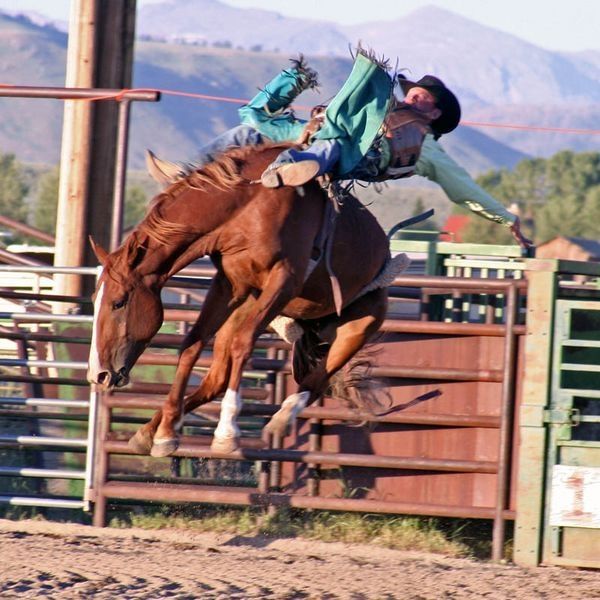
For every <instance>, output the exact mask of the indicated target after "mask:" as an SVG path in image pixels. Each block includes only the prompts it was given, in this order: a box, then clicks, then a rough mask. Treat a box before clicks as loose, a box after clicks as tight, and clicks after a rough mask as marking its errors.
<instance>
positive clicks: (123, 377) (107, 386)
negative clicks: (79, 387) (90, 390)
mask: <svg viewBox="0 0 600 600" xmlns="http://www.w3.org/2000/svg"><path fill="white" fill-rule="evenodd" d="M88 381H89V382H90V383H95V384H96V385H98V386H100V387H101V388H102V389H103V390H106V391H108V390H111V389H112V388H115V387H123V386H125V385H127V384H128V383H129V375H128V373H127V371H126V369H125V368H122V369H120V370H119V371H118V372H115V371H100V372H99V373H97V374H89V373H88Z"/></svg>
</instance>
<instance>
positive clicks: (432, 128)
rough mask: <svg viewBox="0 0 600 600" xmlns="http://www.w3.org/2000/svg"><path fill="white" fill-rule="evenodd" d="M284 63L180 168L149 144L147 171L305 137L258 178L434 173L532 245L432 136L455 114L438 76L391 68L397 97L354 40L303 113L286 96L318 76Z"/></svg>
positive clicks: (158, 173)
mask: <svg viewBox="0 0 600 600" xmlns="http://www.w3.org/2000/svg"><path fill="white" fill-rule="evenodd" d="M292 63H293V64H292V67H291V68H289V69H285V70H284V71H282V72H281V73H280V74H279V75H277V76H276V77H275V78H274V79H273V80H272V81H271V82H269V83H268V84H267V85H266V86H265V88H264V89H263V90H261V91H260V92H259V93H258V94H257V95H256V96H255V97H254V98H253V99H252V100H251V101H250V102H249V103H248V104H247V105H245V106H243V107H241V108H240V109H239V115H240V120H241V122H242V125H240V126H238V127H234V128H233V129H230V130H228V131H226V132H225V133H223V134H222V135H220V136H219V137H217V138H216V139H214V140H213V141H212V142H210V143H209V144H208V145H206V146H204V147H203V148H202V149H201V150H200V152H199V155H198V156H197V157H196V159H195V160H194V161H193V162H192V163H189V164H187V165H184V166H183V168H182V167H180V166H177V165H174V164H173V163H168V162H166V161H161V160H159V159H157V158H156V157H154V156H153V155H152V154H150V155H149V169H150V171H151V173H152V174H153V175H154V176H155V178H157V179H159V180H161V179H162V181H163V182H167V181H171V180H173V179H175V178H177V176H180V175H182V174H186V173H189V172H191V171H193V170H195V169H197V168H198V167H201V166H202V165H204V164H206V163H207V162H210V161H211V160H213V159H214V158H215V157H216V156H217V155H218V154H220V153H221V152H223V151H224V150H226V149H227V148H230V147H239V146H245V145H248V144H260V143H262V142H264V141H269V140H271V141H276V142H277V141H295V142H297V143H301V144H303V145H302V146H301V147H299V148H290V149H287V150H285V151H284V152H282V153H281V154H280V155H279V156H278V157H277V159H276V160H275V161H274V162H273V163H272V164H271V165H270V166H269V167H268V168H267V169H266V170H265V172H264V173H263V175H262V177H261V181H262V183H263V185H265V186H266V187H279V186H281V185H302V184H303V183H306V182H307V181H309V180H310V179H312V178H313V177H315V176H318V175H322V174H325V173H328V174H330V175H331V176H332V178H333V179H359V180H363V181H383V180H386V179H396V178H400V177H407V176H410V175H413V174H417V175H422V176H424V177H427V178H428V179H430V180H432V181H435V182H436V183H438V184H439V185H440V186H441V187H442V188H443V190H444V191H445V192H446V194H447V195H448V197H449V198H450V200H452V201H453V202H455V203H457V204H460V205H463V206H465V207H467V208H469V209H470V210H472V211H473V212H475V213H477V214H479V215H481V216H483V217H485V218H487V219H489V220H492V221H495V222H497V223H500V224H502V225H505V226H507V227H510V229H511V232H512V234H513V236H514V237H515V239H516V240H517V241H518V243H519V244H520V245H521V246H523V247H528V246H530V245H531V241H530V240H528V239H527V238H525V237H524V236H523V234H522V233H521V229H520V222H519V218H518V217H517V216H516V215H514V214H512V213H511V212H509V211H508V210H507V209H506V208H505V207H504V206H503V205H502V204H500V203H499V202H498V201H497V200H495V199H494V198H493V197H492V196H490V195H489V194H488V193H487V192H485V190H483V189H482V188H481V187H480V186H479V185H477V183H475V181H473V179H472V178H471V177H470V176H469V175H468V173H467V172H466V171H465V170H464V169H463V168H462V167H460V166H459V165H458V164H457V163H456V162H455V161H454V160H452V159H451V158H450V157H449V156H448V154H446V152H445V151H444V150H443V149H442V147H441V146H440V144H439V143H438V142H437V140H438V139H439V137H440V136H441V135H442V134H445V133H449V132H450V131H452V130H453V129H455V128H456V126H457V125H458V123H459V121H460V105H459V103H458V100H457V99H456V97H455V96H454V94H453V93H452V92H451V91H450V90H449V89H448V88H447V87H446V86H445V85H444V83H443V82H442V81H441V80H440V79H438V78H437V77H434V76H433V75H425V76H424V77H422V78H421V79H420V80H418V81H409V80H407V79H405V78H403V77H402V76H398V82H399V85H400V88H401V89H402V91H403V93H404V94H405V97H404V101H403V102H401V101H399V100H397V99H396V98H395V96H394V94H393V87H394V78H392V77H390V75H389V74H388V72H387V69H386V65H385V64H382V63H380V62H378V61H376V60H375V59H374V57H373V56H372V55H370V54H368V53H366V52H365V51H363V50H362V49H359V50H358V53H357V56H356V59H355V62H354V65H353V68H352V72H351V74H350V76H349V77H348V79H347V80H346V82H345V83H344V85H343V86H342V89H341V90H340V91H339V92H338V93H337V94H336V96H335V97H334V98H333V100H332V101H331V102H330V103H329V105H328V106H327V107H315V109H313V112H312V114H311V117H312V118H311V120H310V121H309V122H308V123H307V122H306V121H304V120H301V119H298V118H296V117H295V115H294V114H293V112H291V111H290V110H289V106H290V104H291V102H292V101H293V100H294V99H295V98H296V97H297V96H298V94H300V93H301V92H302V91H304V90H306V89H308V88H314V87H316V85H317V76H316V73H315V72H314V71H312V70H311V69H309V68H308V67H307V66H306V64H305V63H304V60H303V59H302V57H300V59H299V60H297V61H292ZM307 141H308V142H309V144H308V146H306V142H307ZM182 169H183V173H182Z"/></svg>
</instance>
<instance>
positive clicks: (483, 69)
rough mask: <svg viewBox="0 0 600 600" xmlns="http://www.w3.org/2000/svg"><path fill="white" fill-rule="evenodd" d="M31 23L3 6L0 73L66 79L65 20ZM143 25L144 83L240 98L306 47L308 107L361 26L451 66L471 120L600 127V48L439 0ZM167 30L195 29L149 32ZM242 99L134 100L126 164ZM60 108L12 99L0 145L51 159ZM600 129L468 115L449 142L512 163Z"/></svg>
mask: <svg viewBox="0 0 600 600" xmlns="http://www.w3.org/2000/svg"><path fill="white" fill-rule="evenodd" d="M36 23H38V24H36ZM36 23H34V22H33V21H29V20H27V19H26V18H25V17H11V16H9V15H6V14H2V13H0V84H19V85H44V86H46V85H55V86H60V85H63V82H64V72H65V59H66V46H67V37H66V34H65V33H63V32H60V31H58V30H57V29H55V28H54V27H53V26H45V25H44V24H43V20H40V19H39V18H36ZM259 25H260V26H259ZM138 32H139V33H140V35H141V38H140V39H139V40H138V42H137V44H136V50H135V56H136V63H135V68H134V86H136V87H151V88H157V89H164V90H179V91H186V92H195V93H200V94H209V95H213V96H223V97H231V98H239V99H240V103H241V102H242V101H243V100H244V99H248V98H250V97H252V96H253V95H254V94H255V93H256V91H257V89H258V87H259V86H261V85H263V84H264V83H265V82H266V81H267V80H268V79H269V78H270V77H271V76H272V75H273V74H275V73H276V72H278V71H279V69H280V68H281V67H283V66H285V65H287V64H288V62H287V60H288V57H289V56H295V55H296V54H297V52H298V51H303V52H305V53H306V54H307V55H309V58H310V63H311V65H313V66H314V67H315V68H316V69H317V70H318V71H319V73H320V76H321V77H320V78H321V81H322V84H323V87H322V91H321V94H320V95H316V94H312V95H311V94H305V95H303V96H302V97H301V98H300V99H299V102H298V104H299V105H301V107H306V106H311V105H312V104H314V103H316V102H322V101H326V100H328V99H329V98H330V97H331V96H332V95H333V94H334V93H335V91H336V90H337V89H339V87H340V85H341V84H342V82H343V81H344V79H345V77H346V75H347V74H348V72H349V71H350V68H351V57H350V55H349V52H348V46H349V45H352V44H354V43H355V40H357V39H362V40H363V41H364V43H365V44H366V45H373V46H374V47H376V48H377V50H378V51H380V52H382V53H383V54H385V55H387V56H389V57H391V58H392V63H394V62H395V57H396V56H400V57H401V60H402V61H404V60H407V61H410V71H408V72H407V74H408V75H409V76H414V77H419V76H420V75H421V74H422V73H424V72H433V73H437V74H442V77H443V78H444V80H445V81H446V82H447V83H448V84H449V85H451V86H452V87H453V88H455V89H456V91H457V93H458V95H459V97H460V98H461V102H462V104H463V108H464V114H463V117H464V119H465V120H466V121H492V122H497V123H516V124H531V125H533V126H540V125H541V126H554V127H557V126H558V127H565V128H578V129H586V128H594V129H597V125H596V124H597V122H598V118H599V117H600V109H598V106H599V105H600V102H599V100H600V85H599V83H600V75H599V73H600V58H599V56H600V53H598V52H587V53H581V54H570V55H568V54H564V53H562V54H561V53H552V52H549V51H546V50H542V49H540V48H536V47H534V46H532V45H531V44H527V43H526V42H523V41H522V40H519V39H517V38H515V37H513V36H510V35H508V34H504V33H501V32H498V31H495V30H493V29H490V28H488V27H483V26H481V25H479V24H477V23H474V22H473V21H470V20H468V19H465V18H463V17H459V16H457V15H454V14H453V13H451V12H448V11H442V10H440V9H436V8H433V7H428V8H425V9H421V10H419V11H415V12H414V13H412V14H411V15H408V16H407V17H405V18H403V19H399V20H395V21H390V22H384V23H369V24H364V25H360V26H355V27H352V28H348V27H346V28H342V27H340V26H338V25H335V24H332V23H327V22H320V21H318V20H317V19H314V20H311V21H307V20H302V19H289V18H286V17H283V16H281V15H279V14H278V13H275V12H273V11H257V10H255V9H233V8H232V7H230V6H228V5H226V4H224V3H223V2H220V1H218V0H193V1H192V0H170V1H168V2H163V3H160V4H154V5H148V6H145V7H144V8H142V9H141V10H140V11H139V19H138ZM169 32H170V33H169ZM167 33H168V35H170V36H171V37H173V38H178V39H187V40H188V41H193V42H194V43H186V44H183V43H174V42H171V43H166V42H164V41H162V42H161V41H157V40H148V39H147V38H148V36H149V35H152V36H154V37H159V38H160V37H164V38H166V37H168V35H167ZM194 36H195V37H194ZM440 40H443V42H444V43H442V44H441V43H440ZM212 44H216V46H214V45H212ZM223 46H231V47H230V48H228V47H223ZM239 48H242V49H239ZM268 48H272V50H273V51H267V49H268ZM275 49H278V50H279V51H278V52H275ZM523 56H527V60H526V61H525V60H523ZM404 57H407V58H406V59H405V58H404ZM405 65H406V66H409V65H408V62H407V63H404V62H400V63H399V66H400V67H404V66H405ZM465 74H468V77H466V76H465ZM525 103H527V104H525ZM565 103H567V104H565ZM574 107H576V110H573V108H574ZM236 108H237V105H236V104H235V103H224V102H216V101H208V100H200V99H192V98H182V97H174V96H170V95H168V94H165V95H164V96H163V100H162V101H161V102H160V103H158V104H156V105H150V104H146V105H144V104H141V103H140V104H137V105H135V106H134V109H133V121H132V129H131V132H132V137H131V145H130V166H132V167H134V168H141V167H142V166H143V152H144V149H145V148H152V149H153V150H155V151H156V152H157V153H158V154H159V155H161V156H164V157H166V158H171V159H173V160H187V159H189V158H190V157H192V156H193V153H194V151H195V149H196V148H197V147H198V146H199V145H201V144H203V143H205V142H207V141H208V140H210V139H211V138H212V137H213V136H214V135H216V134H218V133H220V132H222V131H223V130H224V129H225V128H227V127H230V126H233V125H235V124H237V122H238V120H237V114H236ZM299 113H300V114H301V113H302V111H301V110H299ZM61 120H62V105H61V103H60V102H59V101H53V100H47V101H45V100H13V99H11V100H5V101H3V102H2V104H1V109H0V150H1V151H4V152H9V151H10V152H14V153H15V154H17V156H18V157H19V158H20V159H22V160H25V161H28V162H38V163H46V164H53V163H56V162H57V161H58V157H59V152H60V135H61ZM596 138H597V136H593V135H581V134H572V135H565V134H548V133H539V132H528V131H524V130H504V129H494V128H489V129H488V128H477V129H475V128H470V127H464V126H462V127H459V128H458V130H457V131H456V132H454V133H453V134H451V135H449V136H444V143H445V145H446V147H447V149H448V152H449V153H450V154H451V155H452V156H454V157H455V158H456V159H457V160H458V161H459V162H461V163H462V164H464V166H465V167H466V168H467V169H468V170H469V171H471V172H472V173H479V172H481V171H486V170H488V169H491V168H498V167H509V168H510V167H512V166H513V165H514V164H515V163H516V162H518V161H519V160H521V159H522V158H523V157H525V156H529V155H531V156H536V155H539V156H549V155H550V154H553V153H554V152H556V151H558V150H560V149H564V148H568V149H572V150H576V151H578V150H587V149H591V148H596V147H597V139H596Z"/></svg>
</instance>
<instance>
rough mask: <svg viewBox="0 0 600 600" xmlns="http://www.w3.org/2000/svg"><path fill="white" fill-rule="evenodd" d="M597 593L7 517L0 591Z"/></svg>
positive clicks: (494, 570)
mask: <svg viewBox="0 0 600 600" xmlns="http://www.w3.org/2000/svg"><path fill="white" fill-rule="evenodd" d="M40 597H43V598H107V599H108V598H111V599H115V598H177V599H192V598H202V599H204V598H207V599H212V598H240V599H241V598H243V599H246V598H288V599H293V598H294V599H295V598H331V599H333V598H347V599H352V600H358V599H361V598H376V599H389V598H398V599H419V600H425V599H432V600H433V599H435V600H437V599H439V598H473V599H475V598H477V599H480V598H486V599H505V598H506V599H508V598H510V599H520V598H524V599H530V598H532V599H533V598H536V599H537V598H544V599H554V598H556V599H557V600H558V599H560V600H567V599H578V600H588V599H592V598H600V571H589V570H588V571H585V570H573V569H559V568H543V567H542V568H538V569H522V568H519V567H515V566H512V565H498V564H490V563H482V562H477V561H473V560H466V559H455V558H444V557H443V556H438V555H434V554H422V553H412V552H400V551H396V550H386V549H383V548H377V547H373V546H365V545H352V544H339V543H335V544H328V543H322V542H311V541H305V540H297V539H267V538H244V537H240V536H232V535H223V534H210V533H194V532H189V531H183V530H168V531H166V530H165V531H145V530H141V529H127V530H115V529H97V528H93V527H86V526H82V525H71V524H62V523H45V522H37V521H19V522H14V521H6V520H0V598H2V599H5V598H40Z"/></svg>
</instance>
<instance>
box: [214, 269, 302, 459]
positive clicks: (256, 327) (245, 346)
mask: <svg viewBox="0 0 600 600" xmlns="http://www.w3.org/2000/svg"><path fill="white" fill-rule="evenodd" d="M299 285H301V282H300V281H298V280H297V278H295V277H293V276H292V275H291V274H290V273H289V271H288V270H287V268H286V267H285V266H284V265H282V264H278V265H276V266H275V267H274V268H273V269H272V270H271V272H270V274H269V276H268V278H267V281H266V284H265V286H264V287H263V290H262V292H261V294H260V295H259V296H258V298H256V299H254V298H253V297H249V298H248V299H247V300H246V302H245V303H244V305H243V306H241V307H240V308H239V309H238V310H237V311H236V313H235V315H234V316H235V320H234V321H233V318H232V319H230V321H233V323H232V324H233V327H232V329H231V343H230V347H229V352H230V372H229V379H228V382H227V391H226V392H225V396H224V397H223V400H222V402H221V414H220V417H219V423H218V425H217V427H216V429H215V432H214V437H213V441H212V444H211V449H212V450H214V451H216V452H223V453H229V452H233V451H234V450H236V449H237V448H238V446H239V438H240V430H239V427H238V425H237V416H238V414H239V412H240V410H241V408H242V396H241V394H240V391H239V390H240V386H241V381H242V372H243V369H244V365H245V364H246V362H247V360H248V359H249V358H250V355H251V354H252V349H253V347H254V343H255V341H256V339H257V337H258V336H259V334H260V333H261V331H262V330H263V329H264V328H265V327H266V325H267V324H268V323H270V322H271V320H272V319H273V318H274V317H275V316H276V315H277V314H278V313H279V311H280V310H281V309H283V307H284V306H285V305H286V304H287V303H288V302H289V301H290V299H291V298H292V297H293V296H294V294H295V293H296V292H297V289H298V286H299ZM228 325H229V322H228Z"/></svg>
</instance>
